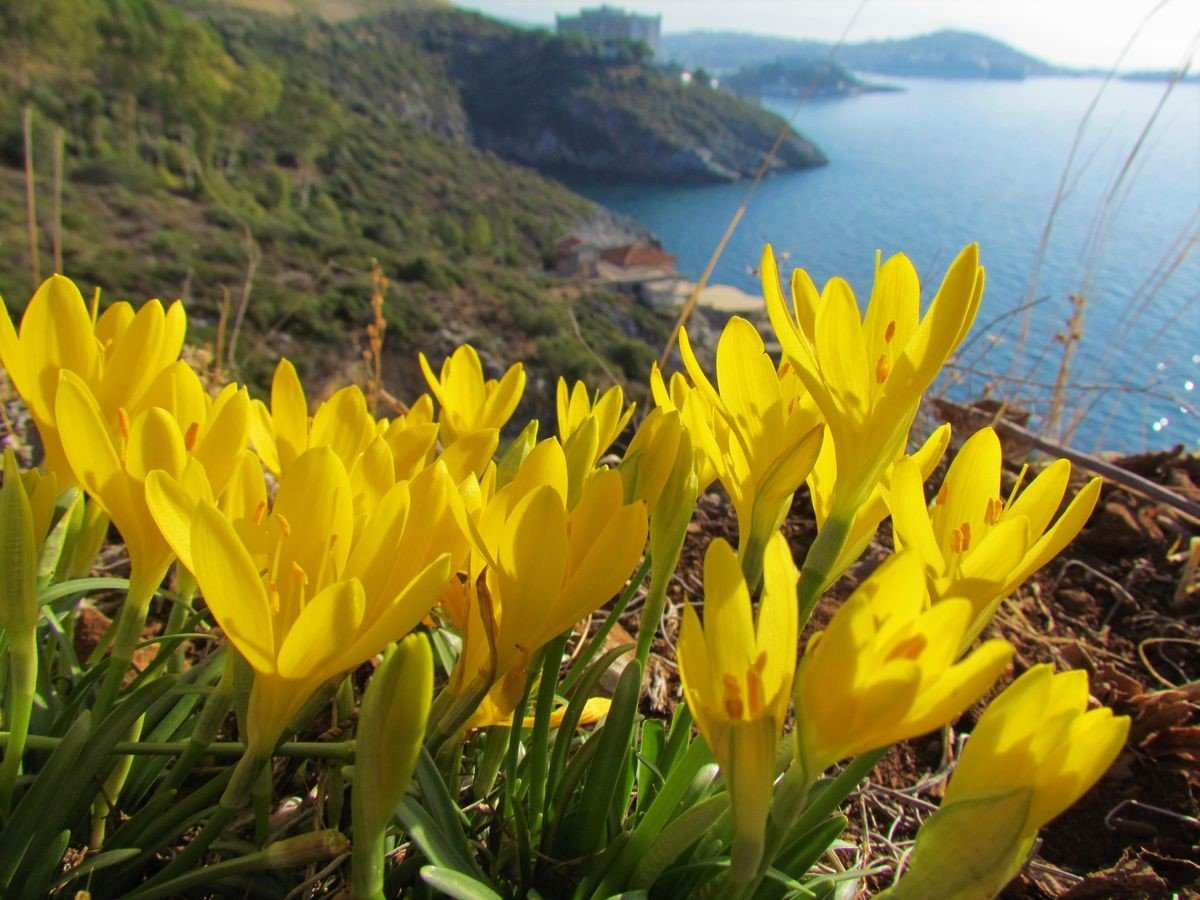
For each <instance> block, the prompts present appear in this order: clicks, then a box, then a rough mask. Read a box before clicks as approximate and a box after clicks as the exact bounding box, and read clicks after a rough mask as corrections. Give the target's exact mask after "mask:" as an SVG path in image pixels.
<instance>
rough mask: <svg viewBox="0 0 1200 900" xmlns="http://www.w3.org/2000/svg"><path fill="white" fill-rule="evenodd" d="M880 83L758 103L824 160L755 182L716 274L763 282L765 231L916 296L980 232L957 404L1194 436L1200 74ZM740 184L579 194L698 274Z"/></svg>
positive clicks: (847, 271)
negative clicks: (1025, 324) (987, 398)
mask: <svg viewBox="0 0 1200 900" xmlns="http://www.w3.org/2000/svg"><path fill="white" fill-rule="evenodd" d="M893 83H895V84H898V85H899V86H900V87H902V88H903V90H902V91H900V92H896V93H874V94H865V95H861V96H858V97H853V98H848V99H841V100H826V101H819V102H809V103H808V104H806V105H803V106H801V107H800V108H799V109H797V108H796V105H795V104H794V103H792V102H786V101H785V102H775V103H771V102H768V103H767V105H768V106H769V107H770V108H772V109H774V110H775V111H776V112H779V113H780V114H782V115H784V116H785V117H793V113H794V117H793V118H792V121H793V124H794V126H795V127H796V129H797V130H798V131H800V132H801V133H802V134H804V135H806V136H808V137H809V138H810V139H812V140H813V141H814V142H815V143H816V144H817V145H818V146H819V147H821V149H822V150H823V151H824V152H825V154H826V155H827V156H828V157H829V159H830V164H829V165H828V166H825V167H822V168H819V169H812V170H808V171H804V172H794V173H788V174H784V175H778V176H775V177H772V178H769V179H767V180H765V181H764V182H763V183H762V185H761V186H760V187H759V189H758V190H757V192H756V193H755V194H754V195H753V197H752V198H751V200H750V203H749V206H748V208H747V211H746V214H745V217H744V219H743V220H742V222H741V224H740V226H739V227H738V230H737V231H736V233H735V235H734V237H733V239H732V240H731V242H730V244H729V246H728V248H727V249H726V251H725V254H724V256H723V257H722V259H721V260H720V262H719V263H718V265H717V267H716V270H715V272H714V274H713V277H712V279H711V281H712V283H723V284H732V285H735V286H737V287H739V288H741V289H743V290H746V291H749V292H760V290H761V289H760V287H759V285H758V282H757V267H758V262H759V257H760V255H761V252H762V246H763V244H764V243H765V242H770V243H772V244H773V245H774V247H775V250H776V254H777V256H779V255H782V256H785V257H786V258H787V261H786V262H784V263H782V264H781V265H782V267H783V268H784V270H785V272H787V271H790V269H791V268H793V267H796V266H800V267H803V268H805V269H807V270H808V272H809V274H810V275H812V277H813V279H814V280H815V281H816V282H817V284H818V285H820V284H822V283H823V282H824V281H825V280H826V279H827V278H829V277H830V276H833V275H841V276H843V277H845V278H847V279H848V280H849V281H850V283H851V285H853V287H854V289H855V291H856V293H857V294H858V296H859V298H860V301H862V302H865V299H866V297H867V295H868V293H869V291H870V285H871V278H872V274H873V271H874V256H875V250H876V249H877V248H878V249H880V250H882V251H883V253H884V254H885V255H886V254H892V253H897V252H903V253H905V254H907V255H908V256H909V258H910V259H911V260H912V261H913V264H914V265H915V266H916V268H917V271H918V272H919V273H921V276H922V284H923V288H924V292H925V295H926V300H928V298H929V297H931V296H932V294H933V292H934V291H935V290H936V288H937V285H938V283H939V282H940V280H941V277H942V274H943V273H944V271H945V269H946V266H947V265H948V264H949V263H950V261H951V260H952V259H953V257H954V255H955V254H956V253H957V251H958V250H959V249H960V248H961V247H962V246H963V245H964V244H967V243H969V242H971V241H977V242H978V243H979V245H980V253H981V258H982V261H983V264H984V265H985V267H986V268H987V289H986V291H985V294H984V302H983V308H982V310H981V312H980V314H979V317H978V319H977V320H976V326H975V330H974V332H973V333H972V336H971V337H970V338H969V339H968V340H969V343H968V344H966V345H964V346H965V351H964V352H963V353H962V354H961V356H960V359H959V360H958V362H957V368H956V371H955V373H954V375H953V378H952V382H953V383H952V384H950V385H948V386H947V387H946V389H947V390H948V392H949V394H950V396H952V397H956V398H958V399H969V398H974V397H979V396H981V395H983V394H985V393H990V394H991V395H992V396H996V397H1004V398H1008V399H1016V400H1017V401H1019V402H1020V403H1021V404H1022V405H1024V406H1025V407H1027V408H1029V409H1030V410H1032V411H1033V412H1034V414H1035V419H1034V423H1033V424H1034V427H1035V428H1038V429H1040V430H1042V431H1043V432H1044V433H1047V434H1049V435H1050V436H1052V437H1058V438H1063V439H1065V440H1068V441H1069V442H1070V443H1072V444H1073V445H1075V446H1077V447H1079V448H1080V449H1084V450H1100V449H1106V450H1120V451H1126V452H1133V451H1139V450H1142V449H1146V448H1151V449H1154V448H1162V447H1168V446H1171V445H1174V444H1177V443H1182V444H1184V445H1185V446H1187V447H1189V448H1192V449H1195V448H1198V447H1200V409H1198V407H1200V403H1198V402H1197V398H1198V397H1200V388H1198V387H1197V386H1198V385H1200V86H1198V85H1179V86H1177V87H1176V88H1175V89H1174V90H1173V91H1171V92H1169V93H1168V92H1167V87H1166V85H1165V84H1147V83H1125V82H1117V81H1114V82H1111V83H1109V84H1108V85H1107V86H1105V85H1104V83H1103V81H1102V80H1101V79H1082V78H1081V79H1034V80H1029V81H1024V82H980V81H936V80H916V79H912V80H909V79H905V80H893ZM1092 104H1094V109H1092V110H1091V112H1090V114H1089V106H1090V105H1092ZM1073 144H1074V145H1076V146H1075V149H1074V154H1073V156H1072V146H1073ZM1064 173H1065V174H1064ZM747 186H748V185H747V184H746V183H742V184H731V185H721V186H716V187H688V188H681V187H656V186H646V185H617V186H613V185H603V186H597V185H581V186H577V187H578V188H579V189H580V190H582V191H583V193H585V194H587V195H588V196H590V197H592V198H593V199H595V200H597V201H599V202H600V203H602V204H604V205H606V206H608V207H610V208H611V209H613V210H616V211H617V212H619V213H623V214H625V215H628V216H631V217H632V218H634V219H636V220H638V221H639V222H641V223H643V224H644V225H645V226H647V227H648V228H649V229H650V230H651V231H653V232H654V233H655V234H657V235H658V236H659V237H660V238H661V240H662V242H663V244H664V246H665V248H666V249H667V250H668V252H670V253H672V254H674V255H675V256H676V257H677V258H678V261H679V268H680V270H681V271H682V272H683V273H685V274H687V275H690V276H693V277H698V276H699V274H700V273H701V272H702V270H703V269H704V266H705V264H706V263H707V261H708V258H709V256H710V255H711V253H712V252H713V250H714V248H715V247H716V246H717V243H718V241H719V239H720V236H721V234H722V232H723V231H724V229H725V227H726V225H727V224H728V222H729V220H730V218H731V217H732V216H733V214H734V212H735V210H736V209H737V207H738V205H739V203H741V202H742V200H743V198H744V196H745V194H746V190H747ZM1056 197H1059V200H1058V201H1057V203H1056ZM1056 207H1057V208H1056ZM1047 228H1049V239H1048V242H1047V243H1046V250H1045V253H1044V259H1043V260H1042V262H1041V265H1040V267H1039V265H1038V257H1039V244H1040V243H1041V242H1042V240H1043V236H1044V234H1045V233H1046V230H1047ZM1035 273H1036V281H1035ZM1072 295H1076V296H1083V297H1084V298H1085V304H1084V307H1083V308H1084V313H1083V320H1082V325H1083V327H1082V338H1081V339H1080V340H1079V341H1078V343H1077V345H1076V347H1075V351H1074V356H1073V358H1072V359H1071V361H1070V364H1069V368H1068V380H1069V383H1070V389H1069V392H1068V394H1067V396H1066V406H1067V409H1066V412H1065V415H1064V416H1063V417H1062V419H1061V420H1060V422H1059V423H1058V424H1057V425H1055V426H1053V427H1050V426H1048V425H1047V423H1045V422H1044V421H1043V422H1039V421H1038V418H1037V417H1038V416H1039V415H1041V416H1044V415H1045V413H1046V411H1047V408H1048V400H1049V396H1050V385H1052V384H1053V383H1054V381H1055V377H1056V375H1057V373H1058V371H1059V368H1060V364H1061V362H1062V354H1063V346H1064V344H1063V342H1062V340H1061V335H1062V334H1064V333H1065V332H1066V331H1067V320H1068V317H1069V316H1070V315H1071V310H1072V302H1071V299H1070V298H1071V296H1072ZM1026 306H1027V307H1028V316H1029V320H1030V327H1029V331H1028V335H1029V336H1028V339H1027V340H1026V341H1024V342H1022V341H1021V340H1020V334H1021V331H1022V319H1023V316H1024V313H1023V312H1022V309H1023V307H1026ZM1014 357H1015V359H1014Z"/></svg>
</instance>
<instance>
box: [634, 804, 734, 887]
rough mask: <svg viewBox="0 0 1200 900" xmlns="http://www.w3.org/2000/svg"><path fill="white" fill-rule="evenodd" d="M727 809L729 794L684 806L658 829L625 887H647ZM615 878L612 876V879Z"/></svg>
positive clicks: (652, 884) (651, 885)
mask: <svg viewBox="0 0 1200 900" xmlns="http://www.w3.org/2000/svg"><path fill="white" fill-rule="evenodd" d="M728 809H729V794H727V793H721V794H717V795H716V796H715V797H709V798H708V799H707V800H704V801H703V802H701V803H697V804H696V805H695V806H692V807H691V808H689V809H687V810H686V811H685V812H683V813H682V814H681V815H680V816H679V817H678V818H676V819H675V820H674V821H672V822H671V824H670V825H668V826H667V827H666V828H664V829H663V830H662V831H661V832H659V833H658V834H657V835H656V836H655V838H654V840H653V841H652V842H651V843H650V846H649V847H647V848H646V851H645V852H644V853H643V854H642V856H641V858H640V859H638V860H637V865H636V866H635V867H634V870H633V872H632V873H631V874H630V876H629V887H631V888H635V889H644V890H649V889H650V888H651V887H653V886H654V882H656V881H657V880H658V878H659V876H660V875H662V873H663V872H664V871H666V869H667V868H668V867H669V866H670V865H671V864H672V863H673V862H675V860H676V859H678V858H679V857H680V855H682V854H683V853H684V851H686V850H687V849H688V848H689V847H691V846H692V844H694V843H695V842H696V841H697V840H699V838H700V837H701V835H703V834H704V833H705V832H706V831H708V829H709V828H711V827H712V826H713V823H714V822H716V821H717V820H718V819H719V818H721V816H723V815H725V813H726V812H727V811H728ZM614 880H615V879H614Z"/></svg>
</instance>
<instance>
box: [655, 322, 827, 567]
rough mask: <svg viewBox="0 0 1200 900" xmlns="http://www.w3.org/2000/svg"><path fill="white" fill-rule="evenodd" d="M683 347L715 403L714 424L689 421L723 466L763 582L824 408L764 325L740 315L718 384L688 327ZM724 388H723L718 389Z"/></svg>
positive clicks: (743, 539)
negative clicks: (775, 349)
mask: <svg viewBox="0 0 1200 900" xmlns="http://www.w3.org/2000/svg"><path fill="white" fill-rule="evenodd" d="M679 351H680V354H681V355H682V356H683V363H684V366H685V367H686V368H687V372H688V375H689V376H690V377H691V379H692V382H693V383H694V384H695V386H696V390H697V391H699V392H700V393H701V394H702V395H703V396H704V398H705V399H706V400H707V402H708V403H709V404H710V405H711V406H712V408H713V410H714V413H715V415H714V419H713V423H714V426H715V427H713V428H712V429H707V428H704V427H703V426H702V425H701V424H700V423H699V421H698V418H692V419H690V420H688V425H689V428H694V431H693V433H692V440H693V441H694V442H695V443H696V444H697V445H698V446H701V447H703V448H704V453H705V455H707V456H708V458H709V459H711V460H712V461H713V463H714V465H715V467H716V470H717V475H718V477H719V478H720V480H721V484H722V485H723V486H724V488H725V490H726V492H727V493H728V494H729V499H730V501H731V502H732V503H733V508H734V510H735V512H736V513H737V521H738V555H739V556H740V557H741V559H742V565H743V566H744V567H745V570H746V574H747V577H748V578H749V580H750V581H751V582H757V580H758V577H759V576H760V575H761V569H762V554H763V551H764V548H765V547H766V543H767V540H768V538H770V536H771V535H772V534H773V533H774V532H775V531H776V530H777V529H778V528H779V526H780V525H781V524H782V523H783V519H784V517H785V516H786V515H787V511H788V507H789V506H790V504H791V499H792V495H793V494H794V493H795V491H796V488H798V487H799V486H800V485H801V484H803V483H804V479H805V478H806V477H808V473H809V471H810V470H811V469H812V467H813V463H814V462H816V459H817V453H818V452H819V450H820V447H821V436H822V433H823V429H822V427H821V415H820V413H819V412H818V410H817V409H816V407H815V406H814V405H813V404H812V403H811V401H810V400H809V398H808V397H807V394H806V392H805V390H804V386H803V385H802V384H801V382H800V380H799V379H798V378H796V376H795V374H794V368H793V367H792V366H790V365H788V364H786V363H785V364H784V365H783V366H780V367H779V368H776V366H775V364H774V362H772V361H771V357H770V356H768V355H767V353H766V349H765V347H764V345H763V340H762V338H761V337H760V336H759V334H758V331H757V330H756V329H755V327H754V326H753V325H751V324H750V322H748V321H747V320H746V319H743V318H741V317H740V316H734V317H733V318H731V319H730V320H729V322H728V323H727V324H726V326H725V330H724V331H723V332H722V333H721V338H720V340H719V341H718V343H717V359H716V370H717V386H714V385H713V384H712V383H711V382H710V381H709V380H708V376H707V375H705V374H704V370H703V369H702V368H701V366H700V363H699V361H698V360H697V359H696V355H695V353H694V352H693V351H692V345H691V341H690V340H689V339H688V334H687V329H682V330H681V331H680V335H679ZM718 388H719V390H718Z"/></svg>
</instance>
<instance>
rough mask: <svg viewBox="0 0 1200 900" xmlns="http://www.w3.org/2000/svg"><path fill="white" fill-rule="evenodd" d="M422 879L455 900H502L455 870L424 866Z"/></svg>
mask: <svg viewBox="0 0 1200 900" xmlns="http://www.w3.org/2000/svg"><path fill="white" fill-rule="evenodd" d="M421 879H422V880H423V881H424V882H425V883H426V884H428V885H429V886H430V887H432V888H433V889H434V890H437V891H440V892H441V893H443V894H445V895H446V896H447V897H452V898H454V900H501V898H500V895H499V894H497V893H496V892H495V891H493V890H492V889H491V888H490V887H488V886H487V885H486V884H483V883H482V882H479V881H476V880H475V879H474V878H472V877H471V876H469V875H464V874H463V873H462V872H458V871H456V870H454V869H446V868H443V867H441V866H422V867H421Z"/></svg>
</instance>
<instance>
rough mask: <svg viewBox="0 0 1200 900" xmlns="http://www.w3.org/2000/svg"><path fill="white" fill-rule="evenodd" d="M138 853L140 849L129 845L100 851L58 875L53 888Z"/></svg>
mask: <svg viewBox="0 0 1200 900" xmlns="http://www.w3.org/2000/svg"><path fill="white" fill-rule="evenodd" d="M137 855H138V851H137V850H136V849H135V848H133V847H129V848H126V849H124V850H105V851H104V852H103V853H98V854H96V855H95V856H89V857H88V858H87V859H85V860H84V861H83V862H81V863H80V864H79V865H77V866H75V867H74V868H71V869H67V871H65V872H63V873H62V875H60V876H58V880H57V881H55V882H54V884H53V885H51V888H52V889H53V890H58V889H59V888H61V887H65V886H66V885H68V884H70V883H71V882H72V881H78V880H79V879H80V878H82V877H84V876H85V875H91V874H92V873H93V872H99V871H100V870H101V869H107V868H108V867H109V866H115V865H117V864H118V863H123V862H125V861H126V860H130V859H133V858H134V857H135V856H137Z"/></svg>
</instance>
